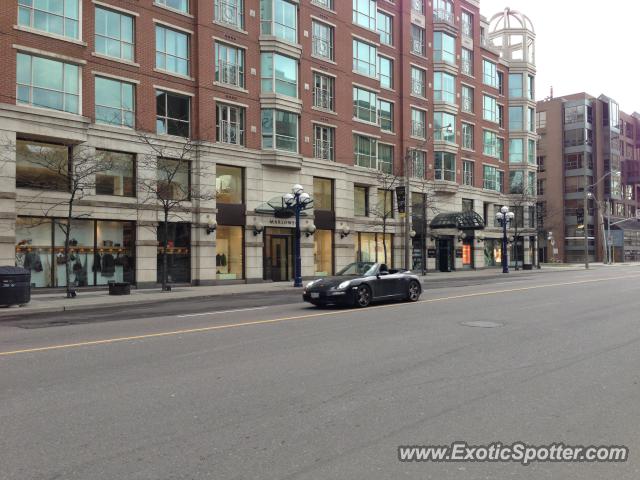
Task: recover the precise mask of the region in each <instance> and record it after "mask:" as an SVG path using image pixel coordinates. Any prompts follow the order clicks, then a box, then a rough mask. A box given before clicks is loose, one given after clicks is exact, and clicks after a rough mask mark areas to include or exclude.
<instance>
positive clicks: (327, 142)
mask: <svg viewBox="0 0 640 480" xmlns="http://www.w3.org/2000/svg"><path fill="white" fill-rule="evenodd" d="M335 138H336V134H335V128H331V127H325V126H324V125H314V127H313V156H314V158H320V159H322V160H330V161H334V160H335Z"/></svg>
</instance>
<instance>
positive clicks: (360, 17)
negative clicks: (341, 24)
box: [353, 0, 377, 31]
mask: <svg viewBox="0 0 640 480" xmlns="http://www.w3.org/2000/svg"><path fill="white" fill-rule="evenodd" d="M376 15H377V12H376V2H375V0H353V23H354V24H356V25H360V26H361V27H364V28H368V29H369V30H374V31H375V29H376Z"/></svg>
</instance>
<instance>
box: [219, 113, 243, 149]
mask: <svg viewBox="0 0 640 480" xmlns="http://www.w3.org/2000/svg"><path fill="white" fill-rule="evenodd" d="M225 113H226V115H227V116H228V117H229V120H223V117H224V116H225ZM232 113H233V114H234V115H235V117H236V118H237V119H238V121H236V122H232V121H231V120H230V119H231V117H232V115H231V114H232ZM246 122H247V112H246V108H245V107H241V106H240V105H234V104H231V103H224V102H217V103H216V141H217V142H219V143H224V144H226V145H236V146H238V147H246V141H247V139H246ZM224 123H227V124H228V125H229V127H227V128H223V127H224ZM234 131H235V136H236V137H235V138H236V139H237V141H236V142H232V141H230V140H232V137H233V135H232V132H234Z"/></svg>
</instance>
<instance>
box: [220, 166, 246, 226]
mask: <svg viewBox="0 0 640 480" xmlns="http://www.w3.org/2000/svg"><path fill="white" fill-rule="evenodd" d="M242 192H243V187H242V168H239V167H228V166H226V165H218V166H217V167H216V201H217V202H218V203H226V204H236V205H238V204H241V203H242V198H243V195H242ZM218 238H219V237H218Z"/></svg>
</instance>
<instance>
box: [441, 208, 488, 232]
mask: <svg viewBox="0 0 640 480" xmlns="http://www.w3.org/2000/svg"><path fill="white" fill-rule="evenodd" d="M430 227H431V228H432V229H438V228H456V229H458V230H482V229H484V220H482V217H481V216H480V215H478V214H477V213H476V212H449V213H440V214H438V215H436V216H435V218H434V219H433V220H431V223H430Z"/></svg>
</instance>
